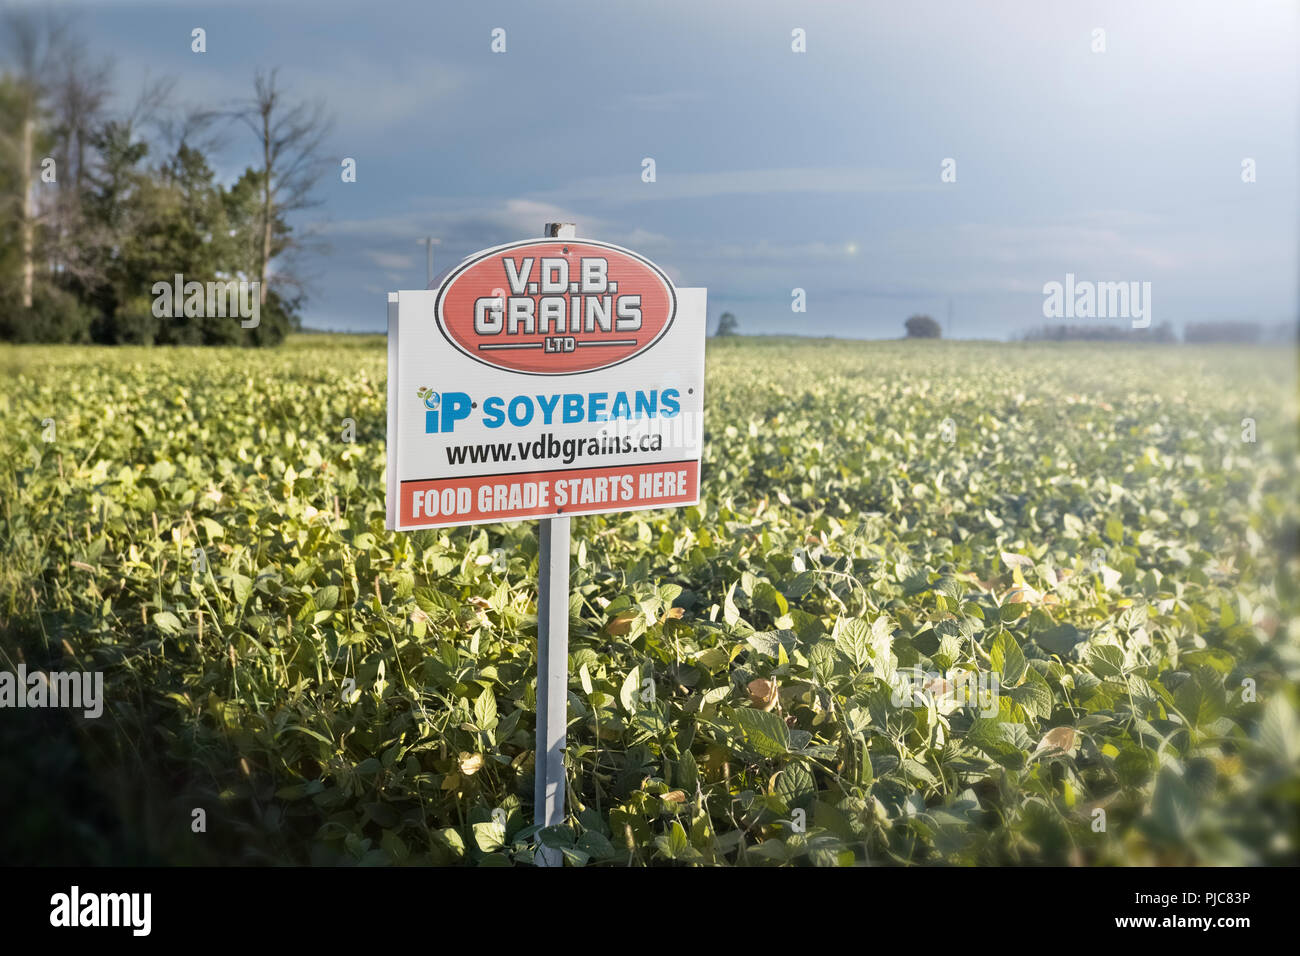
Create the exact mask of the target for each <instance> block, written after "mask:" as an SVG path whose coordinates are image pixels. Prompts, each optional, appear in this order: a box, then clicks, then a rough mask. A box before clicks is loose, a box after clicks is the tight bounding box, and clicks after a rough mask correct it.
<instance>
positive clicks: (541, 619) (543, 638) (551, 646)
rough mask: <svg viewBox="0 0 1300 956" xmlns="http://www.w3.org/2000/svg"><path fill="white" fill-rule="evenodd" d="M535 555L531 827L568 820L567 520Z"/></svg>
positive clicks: (549, 852) (556, 226)
mask: <svg viewBox="0 0 1300 956" xmlns="http://www.w3.org/2000/svg"><path fill="white" fill-rule="evenodd" d="M542 234H543V235H544V236H553V237H555V238H557V239H572V238H574V237H575V236H576V235H577V229H576V228H575V226H574V224H573V223H571V222H548V223H547V224H546V227H545V230H544V231H543V233H542ZM539 524H540V527H539V528H538V550H537V756H536V758H535V762H534V771H533V772H534V774H535V779H534V783H533V822H534V823H539V824H541V825H542V826H547V827H550V826H556V825H558V824H560V823H562V822H563V821H564V749H565V743H566V731H567V729H568V716H569V517H568V515H561V516H558V517H555V518H542V519H541V521H540V523H539ZM534 858H535V859H536V860H537V863H538V865H540V866H562V865H563V863H564V858H563V856H562V855H561V853H560V851H559V850H555V849H551V848H550V847H544V846H539V847H538V848H537V852H536V855H535V857H534Z"/></svg>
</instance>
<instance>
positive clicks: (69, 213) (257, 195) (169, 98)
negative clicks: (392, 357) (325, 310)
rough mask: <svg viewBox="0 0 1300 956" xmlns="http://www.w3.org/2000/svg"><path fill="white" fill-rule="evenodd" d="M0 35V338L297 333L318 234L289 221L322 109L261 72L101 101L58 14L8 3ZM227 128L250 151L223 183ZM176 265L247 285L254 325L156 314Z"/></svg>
mask: <svg viewBox="0 0 1300 956" xmlns="http://www.w3.org/2000/svg"><path fill="white" fill-rule="evenodd" d="M0 33H3V34H5V37H4V40H3V43H4V46H3V48H2V49H0V56H2V57H3V59H0V339H7V340H10V341H19V342H101V343H135V344H209V345H219V344H232V345H235V344H244V345H270V344H274V343H276V342H279V341H281V340H282V339H283V338H284V336H285V335H286V334H287V333H288V332H289V331H290V330H292V329H296V328H298V327H299V325H300V310H301V306H302V303H303V300H304V288H303V281H302V278H301V274H300V272H299V271H298V269H299V265H298V264H299V262H300V261H301V254H302V253H303V252H305V251H308V250H309V249H312V248H313V247H317V246H318V244H317V243H316V242H315V241H314V240H313V238H312V237H311V236H310V235H309V234H307V233H304V232H303V231H302V230H300V229H295V228H294V227H293V226H291V225H290V224H289V222H288V219H289V217H290V216H291V215H292V214H293V213H295V212H298V211H300V210H303V209H306V208H308V207H310V206H313V205H315V204H316V201H315V199H314V197H313V195H312V190H313V187H314V186H315V184H316V183H317V182H318V181H319V179H320V176H321V174H322V172H323V171H324V165H325V162H326V160H324V158H323V156H322V154H321V143H322V140H323V139H324V137H325V136H326V135H327V133H328V129H329V120H328V117H327V116H326V114H325V110H324V107H323V105H322V104H321V103H319V102H296V101H292V100H290V99H289V98H288V97H287V95H286V93H285V91H284V89H283V88H282V86H281V85H280V83H279V82H278V78H277V74H276V72H274V71H271V72H263V71H259V72H257V73H256V75H255V76H254V77H253V83H252V90H251V93H250V96H249V97H248V98H247V99H245V100H243V101H239V102H233V103H228V104H221V105H217V106H200V107H195V106H192V105H184V104H180V103H177V102H176V98H175V95H174V87H175V80H174V78H167V77H163V78H159V79H154V80H151V81H148V82H146V84H145V85H144V87H143V88H142V89H141V90H140V91H139V92H138V93H137V95H135V96H134V98H132V99H131V101H130V104H129V105H128V106H127V107H125V108H122V109H119V110H116V111H114V110H111V109H110V108H109V104H110V103H111V102H112V101H113V96H112V83H113V72H114V71H113V65H112V63H111V61H109V60H107V59H97V58H96V57H95V56H94V54H93V53H92V52H91V51H90V50H89V49H88V48H87V46H86V44H85V43H84V41H83V40H82V39H81V38H80V37H79V36H77V35H76V33H75V31H74V29H73V28H72V25H71V21H70V19H69V18H67V17H66V16H65V17H60V16H59V15H56V14H54V13H51V12H45V13H40V12H37V11H34V10H20V11H9V12H8V13H7V14H6V16H5V18H4V22H3V24H0ZM232 134H239V135H241V136H243V137H245V138H244V140H243V142H244V143H245V144H246V146H248V147H251V148H252V149H254V150H255V152H256V155H257V161H256V162H254V163H253V164H251V165H249V166H247V167H246V168H245V169H244V171H243V173H242V174H240V175H239V176H238V178H236V179H235V181H234V182H233V183H230V184H225V183H222V182H220V181H218V179H217V177H216V174H215V172H214V170H213V166H212V162H213V159H214V157H215V155H216V153H217V151H218V149H219V148H220V147H221V146H223V145H224V144H225V143H226V142H228V141H230V140H231V139H232ZM177 275H180V276H183V281H184V282H198V283H213V282H216V283H223V284H228V283H232V282H233V283H240V284H244V291H245V292H246V293H247V292H250V291H253V292H254V293H255V295H256V297H257V306H258V316H257V321H256V324H255V325H252V323H241V322H240V321H239V319H238V318H232V317H230V316H228V315H220V316H218V315H212V314H210V310H204V309H189V308H180V309H174V308H170V307H168V308H159V305H160V302H161V298H162V297H161V295H160V293H159V292H157V291H155V289H156V288H157V289H161V285H160V284H162V283H165V284H167V285H168V286H171V285H172V283H173V280H174V277H175V276H177ZM253 283H257V285H256V286H254V285H253ZM167 298H168V299H169V300H170V299H171V296H170V295H169V296H167ZM165 304H166V305H167V306H170V304H171V303H170V302H168V303H165ZM177 304H179V303H177ZM250 325H252V327H249V326H250Z"/></svg>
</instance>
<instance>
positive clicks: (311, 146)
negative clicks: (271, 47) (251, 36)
mask: <svg viewBox="0 0 1300 956" xmlns="http://www.w3.org/2000/svg"><path fill="white" fill-rule="evenodd" d="M277 73H278V71H276V70H272V71H271V73H270V74H269V75H268V74H266V73H263V72H261V71H260V70H259V71H258V72H257V74H256V75H255V76H254V78H253V99H252V100H251V101H250V102H249V103H248V104H246V105H245V106H244V107H243V108H242V109H240V110H238V111H237V112H236V114H235V115H236V116H238V118H239V119H240V120H242V121H243V122H244V124H245V125H246V126H248V128H249V129H250V130H252V131H253V135H254V136H255V137H256V138H257V143H258V146H259V148H260V150H261V153H262V168H261V169H259V170H255V171H254V172H256V173H257V175H258V176H259V177H260V178H259V180H258V186H259V187H260V199H261V201H260V204H259V207H258V225H259V235H258V240H257V246H256V249H257V278H258V281H260V282H261V289H262V301H263V302H266V299H267V295H268V293H269V292H270V287H269V284H268V283H269V281H270V266H271V261H272V260H273V259H277V258H280V257H290V258H291V257H292V254H293V253H294V252H296V251H297V250H299V249H301V248H302V247H303V245H304V240H303V238H302V237H301V236H297V237H295V236H290V235H289V234H288V233H287V232H286V233H284V234H283V235H282V236H281V237H280V242H279V243H278V245H277V242H276V238H277V237H276V221H277V220H278V219H283V218H284V217H285V216H286V215H287V214H289V213H291V212H295V211H297V210H300V209H308V208H310V207H312V206H315V205H317V202H318V201H317V200H315V199H313V198H312V195H311V191H312V189H313V188H314V187H315V185H316V182H317V179H318V178H319V176H320V173H321V171H322V170H323V168H324V165H325V159H324V157H323V156H322V155H321V144H322V142H323V141H324V139H325V136H326V134H327V133H328V132H329V125H330V123H329V120H328V118H327V117H326V115H325V106H324V104H323V103H322V102H320V101H319V100H318V101H315V102H312V103H296V104H293V105H290V104H288V103H286V102H285V98H284V92H283V91H282V90H281V89H279V87H278V86H277V84H276V75H277ZM276 279H277V281H284V282H288V283H291V284H297V285H300V283H299V282H298V281H297V280H296V277H295V276H293V274H292V273H290V272H288V271H287V270H285V269H280V270H279V271H278V272H277V275H276Z"/></svg>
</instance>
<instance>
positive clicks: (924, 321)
mask: <svg viewBox="0 0 1300 956" xmlns="http://www.w3.org/2000/svg"><path fill="white" fill-rule="evenodd" d="M903 328H905V329H907V337H908V338H909V339H938V338H942V337H943V329H941V328H940V327H939V323H938V322H936V321H935V320H934V319H932V318H930V317H929V316H928V315H914V316H912V317H911V318H910V319H908V320H907V321H906V322H904V323H903Z"/></svg>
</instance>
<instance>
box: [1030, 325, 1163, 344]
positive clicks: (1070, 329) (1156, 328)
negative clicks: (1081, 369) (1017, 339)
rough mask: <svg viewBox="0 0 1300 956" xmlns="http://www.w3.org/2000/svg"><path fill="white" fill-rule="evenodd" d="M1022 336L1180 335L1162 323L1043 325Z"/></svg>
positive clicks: (1126, 338)
mask: <svg viewBox="0 0 1300 956" xmlns="http://www.w3.org/2000/svg"><path fill="white" fill-rule="evenodd" d="M1021 338H1022V339H1023V340H1024V341H1026V342H1177V341H1178V336H1176V335H1175V334H1174V330H1173V329H1172V328H1170V327H1169V326H1168V325H1166V324H1164V323H1161V324H1160V325H1153V326H1151V327H1150V328H1146V329H1135V328H1133V327H1132V326H1129V325H1116V324H1097V325H1058V324H1056V323H1052V324H1051V325H1043V326H1040V327H1038V328H1036V329H1030V330H1029V331H1028V332H1026V333H1025V334H1024V335H1023V336H1021Z"/></svg>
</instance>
